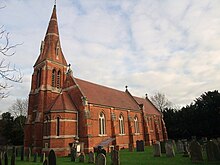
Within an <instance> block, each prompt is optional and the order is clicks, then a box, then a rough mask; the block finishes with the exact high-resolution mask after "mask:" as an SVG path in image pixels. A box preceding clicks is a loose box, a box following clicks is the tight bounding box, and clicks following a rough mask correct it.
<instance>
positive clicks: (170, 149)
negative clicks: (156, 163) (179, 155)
mask: <svg viewBox="0 0 220 165" xmlns="http://www.w3.org/2000/svg"><path fill="white" fill-rule="evenodd" d="M165 149H166V156H167V157H174V156H175V152H174V148H173V143H170V142H167V143H166V144H165Z"/></svg>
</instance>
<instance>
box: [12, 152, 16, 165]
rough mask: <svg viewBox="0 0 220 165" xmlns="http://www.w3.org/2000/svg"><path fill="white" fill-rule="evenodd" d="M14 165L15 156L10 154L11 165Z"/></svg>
mask: <svg viewBox="0 0 220 165" xmlns="http://www.w3.org/2000/svg"><path fill="white" fill-rule="evenodd" d="M15 164H16V154H15V153H12V155H11V165H15Z"/></svg>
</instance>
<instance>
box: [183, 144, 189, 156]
mask: <svg viewBox="0 0 220 165" xmlns="http://www.w3.org/2000/svg"><path fill="white" fill-rule="evenodd" d="M183 149H184V152H183V157H189V150H188V143H187V141H184V142H183Z"/></svg>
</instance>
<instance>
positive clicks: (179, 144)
mask: <svg viewBox="0 0 220 165" xmlns="http://www.w3.org/2000/svg"><path fill="white" fill-rule="evenodd" d="M176 150H177V153H183V152H184V147H183V142H182V141H181V140H178V141H177V144H176Z"/></svg>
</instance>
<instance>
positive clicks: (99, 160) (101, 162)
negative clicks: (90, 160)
mask: <svg viewBox="0 0 220 165" xmlns="http://www.w3.org/2000/svg"><path fill="white" fill-rule="evenodd" d="M95 163H96V165H106V157H105V155H104V154H102V153H100V154H98V156H97V157H96V162H95Z"/></svg>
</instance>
